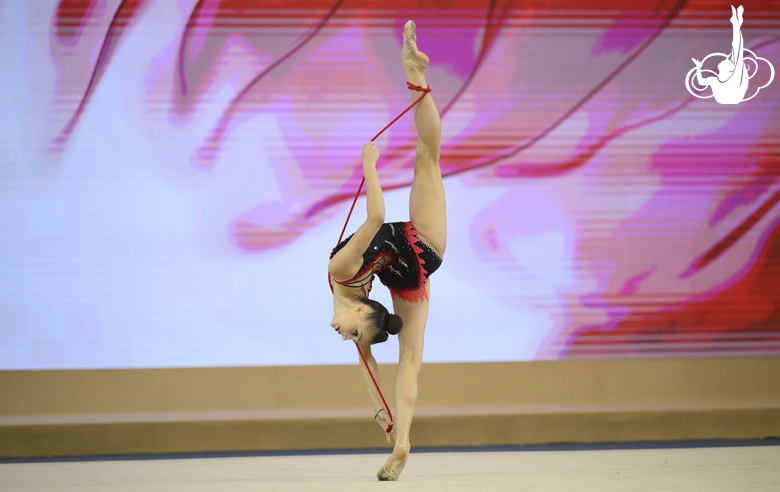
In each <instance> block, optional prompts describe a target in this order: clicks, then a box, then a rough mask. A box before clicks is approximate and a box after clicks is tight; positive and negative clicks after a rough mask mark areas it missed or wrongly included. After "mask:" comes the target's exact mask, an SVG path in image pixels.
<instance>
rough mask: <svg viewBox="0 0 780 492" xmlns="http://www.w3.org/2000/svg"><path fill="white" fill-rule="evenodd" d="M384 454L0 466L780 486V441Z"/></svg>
mask: <svg viewBox="0 0 780 492" xmlns="http://www.w3.org/2000/svg"><path fill="white" fill-rule="evenodd" d="M383 459H384V458H383V456H382V455H379V454H339V455H309V456H306V455H304V456H266V457H238V458H197V459H159V460H156V459H155V460H127V461H80V462H49V463H4V464H0V491H6V490H8V491H11V490H13V491H28V490H29V491H49V490H51V491H54V490H56V491H98V490H100V491H120V490H128V491H158V490H159V491H166V492H168V491H179V490H181V491H201V490H203V491H244V490H246V491H250V490H251V491H290V490H338V491H371V490H383V491H386V490H390V489H392V490H424V491H435V490H442V491H448V492H450V491H456V490H468V491H473V490H485V491H500V490H513V491H514V490H554V491H559V490H598V491H610V490H643V491H645V490H652V491H655V490H676V491H679V490H707V491H713V490H724V491H725V490H728V491H742V490H746V491H747V490H749V491H755V490H773V491H778V490H780V445H778V446H753V447H747V446H746V447H719V448H685V449H680V448H672V449H633V450H588V451H512V452H509V451H503V452H455V453H417V454H414V453H413V454H412V456H411V458H410V460H409V463H408V464H407V466H406V469H405V470H404V473H403V475H402V477H401V481H399V482H397V483H395V484H388V483H381V482H377V481H376V479H375V476H374V473H375V472H376V469H377V468H378V467H379V465H380V464H381V462H382V461H383Z"/></svg>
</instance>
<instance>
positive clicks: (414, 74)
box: [401, 21, 430, 87]
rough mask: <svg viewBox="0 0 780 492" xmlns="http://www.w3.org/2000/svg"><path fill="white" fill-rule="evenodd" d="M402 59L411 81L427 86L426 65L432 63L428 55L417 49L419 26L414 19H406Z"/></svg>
mask: <svg viewBox="0 0 780 492" xmlns="http://www.w3.org/2000/svg"><path fill="white" fill-rule="evenodd" d="M401 60H402V61H403V63H404V71H405V72H406V78H407V79H408V80H409V82H411V83H413V84H415V85H419V86H422V87H426V86H427V84H426V83H425V67H427V66H428V63H430V59H429V58H428V56H427V55H426V54H425V53H423V52H422V51H420V50H419V49H417V26H415V25H414V22H413V21H406V25H404V44H403V47H402V49H401Z"/></svg>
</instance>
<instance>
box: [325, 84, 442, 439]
mask: <svg viewBox="0 0 780 492" xmlns="http://www.w3.org/2000/svg"><path fill="white" fill-rule="evenodd" d="M406 87H407V88H408V89H410V90H415V91H418V92H422V95H421V96H420V97H418V98H417V99H416V100H415V101H414V102H413V103H412V104H410V105H409V107H408V108H406V109H404V110H403V111H402V112H401V114H399V115H398V116H396V117H395V119H394V120H393V121H391V122H390V123H388V124H387V125H386V126H385V127H384V128H382V129H381V130H379V133H377V134H376V135H374V138H372V139H371V141H372V142H373V141H374V140H376V139H377V138H379V136H380V135H381V134H383V133H384V132H385V130H387V129H388V128H390V127H391V126H393V123H395V122H396V121H398V120H399V119H400V118H401V116H403V115H405V114H406V113H407V112H408V111H409V110H410V109H412V108H413V107H415V106H416V105H417V103H418V102H420V101H422V100H423V98H424V97H425V96H427V95H428V93H429V92H431V88H430V86H428V87H425V88H423V87H420V86H419V85H414V84H412V83H411V82H407V83H406ZM365 182H366V177H365V176H363V180H362V181H360V186H359V187H358V190H357V193H355V199H354V200H352V206H351V207H350V208H349V213H348V214H347V220H345V221H344V227H342V228H341V234H340V235H339V240H338V241H337V242H336V244H339V243H340V242H341V239H342V238H343V237H344V231H346V230H347V224H349V219H350V217H352V211H353V210H354V209H355V203H357V199H358V197H359V196H360V192H361V191H362V190H363V184H364V183H365ZM355 348H357V351H358V353H359V354H360V359H361V360H362V361H363V365H364V366H366V371H368V375H369V376H371V381H373V382H374V387H376V390H377V392H378V393H379V398H381V399H382V404H383V405H384V406H385V410H386V411H387V416H388V417H390V421H391V422H392V421H393V414H392V413H391V412H390V405H388V404H387V401H386V400H385V395H383V394H382V390H381V389H380V388H379V383H377V382H376V378H374V373H372V372H371V368H370V367H368V362H367V361H366V357H365V356H364V355H363V351H362V350H360V346H359V345H358V344H357V342H355ZM392 430H393V424H390V425H388V426H387V429H385V432H390V431H392Z"/></svg>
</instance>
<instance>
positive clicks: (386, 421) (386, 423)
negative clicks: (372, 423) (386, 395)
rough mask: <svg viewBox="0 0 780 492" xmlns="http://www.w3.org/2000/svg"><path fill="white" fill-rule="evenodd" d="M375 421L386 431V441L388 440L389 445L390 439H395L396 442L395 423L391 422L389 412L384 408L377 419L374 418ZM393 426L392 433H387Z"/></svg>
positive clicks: (377, 415) (378, 413)
mask: <svg viewBox="0 0 780 492" xmlns="http://www.w3.org/2000/svg"><path fill="white" fill-rule="evenodd" d="M374 420H376V423H377V424H379V427H381V428H382V430H383V431H385V439H387V443H388V444H390V443H391V441H390V438H391V437H392V438H393V441H394V440H395V422H393V421H392V420H390V416H389V415H388V414H387V410H385V409H384V408H383V409H381V410H379V412H377V414H376V417H374ZM391 425H392V426H393V428H392V429H391V430H390V432H387V428H388V427H390V426H391Z"/></svg>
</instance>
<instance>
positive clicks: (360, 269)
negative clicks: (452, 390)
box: [328, 21, 447, 481]
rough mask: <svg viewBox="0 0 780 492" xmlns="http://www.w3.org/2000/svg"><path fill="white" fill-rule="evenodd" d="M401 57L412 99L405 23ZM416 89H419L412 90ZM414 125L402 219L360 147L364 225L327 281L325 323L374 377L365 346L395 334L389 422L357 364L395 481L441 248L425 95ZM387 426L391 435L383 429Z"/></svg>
mask: <svg viewBox="0 0 780 492" xmlns="http://www.w3.org/2000/svg"><path fill="white" fill-rule="evenodd" d="M403 36H404V39H403V47H402V50H401V51H402V53H401V61H402V62H403V67H404V71H405V72H406V77H407V79H408V81H409V82H410V84H409V87H410V93H411V97H412V100H417V98H419V97H420V96H421V95H422V94H423V93H424V92H425V91H426V90H427V91H430V89H428V85H427V83H426V81H425V67H426V66H427V65H428V63H429V58H428V57H427V56H426V55H425V54H424V53H422V52H420V51H419V50H418V49H417V43H416V40H417V36H416V28H415V24H414V22H412V21H408V22H407V23H406V25H405V26H404V35H403ZM418 89H419V90H418ZM413 111H414V122H415V126H416V128H417V148H416V152H415V156H414V180H413V181H412V189H411V192H410V196H409V219H410V221H409V222H390V223H385V222H384V219H385V204H384V198H383V197H382V188H381V186H380V184H379V178H378V176H377V171H376V163H377V160H378V159H379V150H378V149H377V148H376V147H375V146H374V144H373V142H369V143H367V144H365V145H364V146H363V152H362V160H363V175H364V177H365V182H366V212H367V217H366V220H365V222H363V224H361V225H360V227H359V228H358V229H357V231H355V233H354V234H353V235H351V236H350V237H348V238H347V239H345V240H344V241H342V242H341V243H339V244H338V245H337V246H336V247H335V248H334V249H333V251H332V252H331V256H330V262H329V263H328V277H329V281H330V286H331V290H332V291H333V312H334V314H333V320H332V321H331V326H332V327H333V328H334V329H335V330H336V331H337V332H338V333H339V334H340V335H341V337H342V339H344V340H350V341H354V342H355V343H357V344H358V346H359V348H360V350H361V352H362V353H363V356H364V357H365V359H366V364H367V365H368V366H370V368H371V372H372V373H373V374H374V375H376V376H377V377H378V371H377V364H376V360H375V359H374V357H373V356H372V355H371V344H374V343H381V342H384V341H385V340H387V338H388V334H390V335H398V343H399V353H398V368H397V370H396V374H395V412H396V415H395V420H394V421H391V419H390V416H389V415H388V412H387V410H386V409H385V408H384V406H383V404H382V401H381V399H380V397H379V395H378V393H377V391H376V389H375V388H374V385H373V383H372V381H371V379H370V375H369V374H368V371H367V370H366V368H365V367H363V365H362V364H361V369H362V371H363V378H364V380H365V383H366V387H367V388H368V392H369V395H370V397H371V402H372V404H373V407H374V413H375V415H374V419H375V420H376V422H377V423H378V424H379V426H380V427H382V429H384V430H385V433H386V434H385V437H386V439H387V442H388V443H390V442H391V438H392V439H394V440H395V446H394V448H393V452H392V454H391V455H390V457H389V458H387V461H386V462H385V463H384V464H383V465H382V467H381V468H380V469H379V471H378V472H377V478H378V479H379V480H389V481H394V480H398V476H399V475H400V474H401V471H402V470H403V468H404V466H405V465H406V460H407V457H408V455H409V451H410V449H411V445H410V442H409V429H410V427H411V425H412V417H413V415H414V407H415V404H416V402H417V375H418V374H419V372H420V367H421V365H422V355H423V335H424V333H425V325H426V322H427V319H428V306H429V299H430V292H431V283H430V278H429V277H430V275H431V274H432V273H433V272H435V271H436V269H437V268H439V266H440V265H441V262H442V258H443V256H444V250H445V248H446V245H447V218H446V204H445V198H444V184H443V183H442V178H441V169H440V168H439V152H440V147H441V120H440V118H439V112H438V110H437V109H436V105H435V104H434V102H433V99H432V98H431V95H430V94H428V96H427V97H424V98H423V99H422V100H421V101H420V102H419V103H418V104H417V105H416V106H414V108H413ZM374 275H378V276H379V279H380V280H381V282H382V283H383V284H384V285H385V286H386V287H387V288H388V289H389V290H390V293H391V295H392V301H393V310H394V311H395V314H390V313H389V312H388V310H387V308H385V307H384V306H383V305H382V304H380V303H379V302H377V301H374V300H372V299H369V298H368V294H369V292H371V285H372V282H373V279H374ZM388 429H390V430H388Z"/></svg>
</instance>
